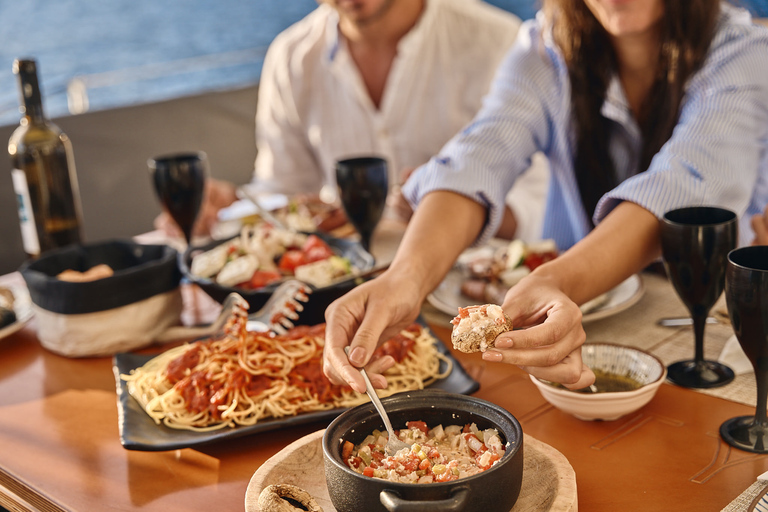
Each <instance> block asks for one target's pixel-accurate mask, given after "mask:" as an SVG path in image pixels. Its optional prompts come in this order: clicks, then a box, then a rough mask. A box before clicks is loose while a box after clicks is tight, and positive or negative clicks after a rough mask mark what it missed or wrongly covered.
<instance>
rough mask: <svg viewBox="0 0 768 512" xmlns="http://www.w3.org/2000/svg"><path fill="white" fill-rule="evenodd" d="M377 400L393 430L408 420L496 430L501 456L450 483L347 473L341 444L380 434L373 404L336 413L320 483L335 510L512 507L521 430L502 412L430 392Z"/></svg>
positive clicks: (488, 510)
mask: <svg viewBox="0 0 768 512" xmlns="http://www.w3.org/2000/svg"><path fill="white" fill-rule="evenodd" d="M381 402H382V404H383V405H384V408H385V409H386V410H387V413H388V414H389V418H390V420H391V421H392V426H393V427H394V428H395V429H396V430H397V429H401V428H405V424H406V422H408V421H424V422H426V424H427V425H428V426H429V427H430V428H433V427H436V426H437V425H440V424H442V425H443V426H444V427H445V426H448V425H465V424H468V423H476V424H477V426H478V428H479V429H481V430H482V429H486V428H495V429H497V431H498V432H499V434H500V435H501V437H502V441H503V442H504V443H505V449H506V453H505V454H504V456H503V457H502V458H501V459H500V460H499V461H498V462H497V463H496V464H495V465H494V466H492V467H491V468H490V469H488V470H486V471H483V472H481V473H478V474H476V475H472V476H469V477H466V478H461V479H459V480H453V481H450V482H442V483H430V484H411V483H400V482H390V481H387V480H383V479H381V478H372V477H367V476H364V475H361V474H359V473H356V472H354V471H352V470H351V469H349V467H347V465H346V464H345V463H344V461H343V460H342V457H341V450H342V446H343V444H344V441H349V442H351V443H353V444H355V445H358V444H360V443H361V442H362V441H363V439H365V437H366V436H367V435H369V434H370V433H371V432H373V430H375V429H378V430H381V431H383V430H384V425H383V422H382V420H381V417H380V416H379V414H378V412H376V409H374V407H373V405H372V404H370V403H365V404H363V405H359V406H357V407H355V408H353V409H349V410H347V411H345V412H344V413H342V414H341V415H339V416H338V417H337V418H336V419H335V420H333V422H331V424H330V425H329V426H328V428H327V429H326V431H325V434H324V435H323V458H324V460H325V479H326V483H327V485H328V493H329V495H330V498H331V502H332V503H333V506H334V508H335V509H336V510H337V511H338V512H360V511H365V512H387V511H389V512H392V511H394V510H408V511H410V512H434V511H435V510H440V511H448V512H450V511H457V512H458V511H464V512H508V511H509V510H510V509H511V508H512V507H513V506H514V504H515V502H516V501H517V498H518V495H519V494H520V487H521V485H522V479H523V431H522V428H521V427H520V423H519V422H518V421H517V419H515V417H514V416H512V414H510V413H509V412H508V411H507V410H505V409H503V408H502V407H499V406H498V405H495V404H492V403H490V402H487V401H485V400H481V399H479V398H474V397H471V396H465V395H459V394H454V393H445V392H440V391H429V390H422V391H412V392H404V393H397V394H395V395H392V396H390V397H387V398H384V399H382V400H381Z"/></svg>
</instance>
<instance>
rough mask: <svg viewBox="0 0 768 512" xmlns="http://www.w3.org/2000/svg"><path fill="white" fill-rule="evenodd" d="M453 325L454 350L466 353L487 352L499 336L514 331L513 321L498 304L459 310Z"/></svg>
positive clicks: (452, 339) (452, 340)
mask: <svg viewBox="0 0 768 512" xmlns="http://www.w3.org/2000/svg"><path fill="white" fill-rule="evenodd" d="M451 323H452V324H453V332H452V333H451V342H453V348H455V349H456V350H459V351H461V352H466V353H472V352H485V351H486V350H487V349H489V348H492V347H493V346H494V343H495V342H496V337H497V336H498V335H499V334H501V333H503V332H506V331H511V330H512V319H511V318H509V316H507V314H506V313H504V310H502V309H501V306H497V305H496V304H484V305H482V306H469V307H467V308H459V314H458V315H457V316H456V318H454V319H453V320H452V321H451Z"/></svg>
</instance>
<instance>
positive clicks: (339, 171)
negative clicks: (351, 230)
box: [336, 156, 389, 252]
mask: <svg viewBox="0 0 768 512" xmlns="http://www.w3.org/2000/svg"><path fill="white" fill-rule="evenodd" d="M336 185H337V186H338V188H339V197H340V199H341V205H342V206H343V207H344V211H345V212H346V214H347V218H348V219H349V221H350V222H351V223H352V225H353V226H355V229H357V232H358V233H359V234H360V241H361V243H362V245H363V247H364V248H365V250H366V251H368V252H370V250H371V237H372V236H373V231H374V229H376V225H377V224H378V223H379V221H380V220H381V216H382V214H383V213H384V206H385V205H386V203H387V192H388V191H389V175H388V170H387V162H386V160H384V159H383V158H379V157H372V156H368V157H358V158H348V159H345V160H339V161H338V162H336Z"/></svg>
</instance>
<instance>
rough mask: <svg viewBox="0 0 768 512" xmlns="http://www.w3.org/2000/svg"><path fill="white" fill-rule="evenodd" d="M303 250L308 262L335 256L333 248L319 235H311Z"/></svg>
mask: <svg viewBox="0 0 768 512" xmlns="http://www.w3.org/2000/svg"><path fill="white" fill-rule="evenodd" d="M301 250H302V251H303V252H304V259H305V261H306V263H312V262H313V261H320V260H326V259H328V258H330V257H331V256H333V250H331V248H330V247H329V246H328V244H327V243H325V241H324V240H323V239H322V238H320V237H319V236H317V235H309V236H308V237H307V241H306V242H304V246H303V247H302V248H301Z"/></svg>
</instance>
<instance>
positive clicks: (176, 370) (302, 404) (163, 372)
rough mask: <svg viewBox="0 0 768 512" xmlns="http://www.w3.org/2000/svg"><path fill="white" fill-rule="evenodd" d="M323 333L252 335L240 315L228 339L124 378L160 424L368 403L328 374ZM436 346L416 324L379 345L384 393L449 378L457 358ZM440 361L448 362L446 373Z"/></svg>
mask: <svg viewBox="0 0 768 512" xmlns="http://www.w3.org/2000/svg"><path fill="white" fill-rule="evenodd" d="M324 334H325V324H320V325H317V326H313V327H307V326H300V327H296V328H294V329H291V330H290V331H289V332H288V333H287V334H285V335H279V336H274V335H270V334H268V333H256V332H248V331H246V330H245V327H244V322H243V321H242V319H241V318H240V319H238V318H235V319H232V320H230V324H229V325H228V331H227V335H226V336H224V337H221V338H219V339H209V340H204V341H197V342H194V343H191V344H185V345H183V346H180V347H176V348H172V349H170V350H168V351H166V352H164V353H162V354H160V355H158V356H157V357H155V358H153V359H151V360H150V361H148V362H147V363H146V364H144V365H143V366H141V367H140V368H137V369H135V370H132V371H131V372H130V374H128V375H121V378H122V379H123V380H125V381H126V383H127V388H128V391H129V393H130V394H131V396H133V397H134V398H135V399H136V400H137V401H138V402H139V403H140V404H141V405H142V407H143V408H144V410H145V411H146V412H147V414H148V415H149V416H150V417H151V418H152V419H154V420H155V422H156V423H158V424H160V423H162V424H164V425H166V426H168V427H170V428H175V429H187V430H194V431H202V432H205V431H211V430H216V429H221V428H226V427H236V426H238V425H254V424H256V423H257V422H258V421H260V420H263V419H265V418H280V417H284V416H292V415H296V414H300V413H303V412H309V411H322V410H329V409H336V408H346V407H352V406H355V405H359V404H361V403H364V402H366V401H367V400H368V397H367V396H366V395H364V394H359V393H357V392H355V391H353V390H352V389H351V388H349V387H347V386H336V385H334V384H331V382H330V381H329V380H328V379H327V378H326V377H325V375H323V372H322V351H323V346H324V344H325V337H324ZM435 343H438V341H437V340H436V339H435V338H434V337H433V336H432V335H431V334H430V333H429V331H428V330H427V329H426V328H425V327H423V326H421V325H419V324H413V325H411V326H410V327H408V328H407V329H405V330H403V331H402V332H401V333H400V334H398V335H397V336H395V337H393V338H392V339H390V340H387V341H386V342H385V343H384V344H383V345H381V346H380V347H379V348H378V349H377V350H376V353H375V354H374V357H381V356H383V355H386V354H389V355H392V356H393V357H394V358H395V361H397V362H396V364H395V365H394V366H393V367H392V368H390V369H389V370H387V372H386V373H385V374H384V375H385V376H386V377H387V382H388V385H387V389H385V390H379V394H380V396H388V395H391V394H393V393H397V392H400V391H407V390H415V389H422V388H423V387H424V386H428V385H429V384H431V383H432V382H434V381H435V380H438V379H442V378H445V377H447V376H448V374H450V372H451V370H452V363H451V360H450V359H448V358H446V357H445V356H444V355H443V354H441V353H440V352H439V351H438V350H437V347H436V345H435ZM441 361H443V362H446V363H447V368H446V369H445V371H443V372H440V362H441Z"/></svg>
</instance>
